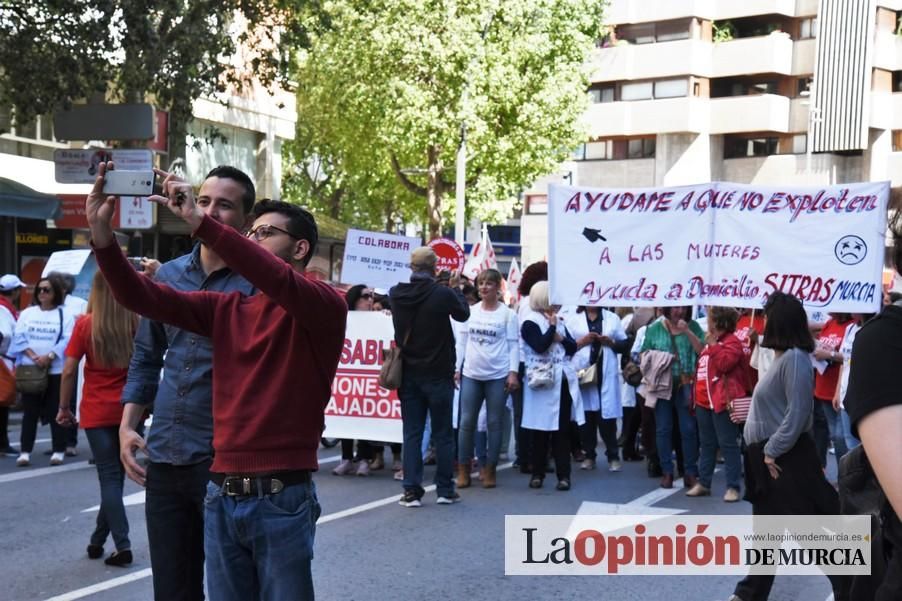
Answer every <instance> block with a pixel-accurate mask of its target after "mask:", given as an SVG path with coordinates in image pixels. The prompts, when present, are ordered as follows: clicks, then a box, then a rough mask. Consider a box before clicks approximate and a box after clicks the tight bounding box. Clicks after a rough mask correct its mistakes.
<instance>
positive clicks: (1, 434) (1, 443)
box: [0, 407, 9, 453]
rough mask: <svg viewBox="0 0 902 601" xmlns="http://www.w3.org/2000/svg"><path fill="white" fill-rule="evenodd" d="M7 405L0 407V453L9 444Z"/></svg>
mask: <svg viewBox="0 0 902 601" xmlns="http://www.w3.org/2000/svg"><path fill="white" fill-rule="evenodd" d="M8 430H9V407H0V453H2V452H3V450H4V449H6V448H7V447H8V446H9V431H8Z"/></svg>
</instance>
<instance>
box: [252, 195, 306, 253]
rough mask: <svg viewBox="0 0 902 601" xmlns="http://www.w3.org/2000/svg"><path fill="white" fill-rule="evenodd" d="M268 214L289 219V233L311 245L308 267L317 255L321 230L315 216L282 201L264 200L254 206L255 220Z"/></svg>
mask: <svg viewBox="0 0 902 601" xmlns="http://www.w3.org/2000/svg"><path fill="white" fill-rule="evenodd" d="M267 213H278V214H280V215H285V216H286V217H288V231H289V232H290V233H291V235H292V236H294V237H295V238H298V239H299V240H306V241H307V242H309V243H310V251H309V252H308V253H307V256H306V257H304V261H303V265H304V267H306V266H307V264H308V263H310V259H311V258H313V255H314V253H316V243H317V242H318V241H319V229H318V228H317V227H316V219H315V218H314V217H313V214H312V213H310V211H308V210H306V209H302V208H301V207H299V206H297V205H293V204H291V203H288V202H284V201H282V200H272V199H270V198H264V199H263V200H261V201H260V202H258V203H257V204H255V205H254V209H253V214H254V219H258V218H260V217H261V216H262V215H266V214H267Z"/></svg>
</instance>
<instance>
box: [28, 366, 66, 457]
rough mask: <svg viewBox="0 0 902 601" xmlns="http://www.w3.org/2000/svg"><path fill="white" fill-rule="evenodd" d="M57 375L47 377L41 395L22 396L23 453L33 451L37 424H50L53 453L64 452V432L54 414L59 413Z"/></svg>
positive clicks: (58, 383)
mask: <svg viewBox="0 0 902 601" xmlns="http://www.w3.org/2000/svg"><path fill="white" fill-rule="evenodd" d="M60 378H61V376H60V375H59V374H57V375H50V376H47V388H46V390H44V392H43V393H42V394H23V395H22V408H23V409H24V411H23V413H22V437H21V443H22V446H21V448H20V450H21V451H22V452H23V453H31V452H32V451H33V450H34V441H35V439H36V438H37V434H38V422H41V423H45V424H46V423H48V422H49V423H50V436H51V438H52V439H53V452H54V453H62V452H63V451H65V450H66V430H67V428H64V427H62V426H60V425H59V424H57V423H56V413H57V411H59V398H60Z"/></svg>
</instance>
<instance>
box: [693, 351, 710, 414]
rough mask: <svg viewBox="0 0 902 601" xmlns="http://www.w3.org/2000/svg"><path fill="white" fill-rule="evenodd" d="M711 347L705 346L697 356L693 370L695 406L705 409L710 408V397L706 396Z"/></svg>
mask: <svg viewBox="0 0 902 601" xmlns="http://www.w3.org/2000/svg"><path fill="white" fill-rule="evenodd" d="M710 351H711V347H710V346H709V345H707V344H706V345H705V348H703V349H702V353H701V354H700V355H699V356H698V364H697V367H696V368H695V404H696V405H698V406H699V407H704V408H706V409H710V408H711V397H709V396H708V355H709V354H710Z"/></svg>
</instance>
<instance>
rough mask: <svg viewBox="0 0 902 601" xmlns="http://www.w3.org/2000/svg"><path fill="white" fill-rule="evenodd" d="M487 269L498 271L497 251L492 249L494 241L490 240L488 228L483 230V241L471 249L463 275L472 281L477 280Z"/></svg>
mask: <svg viewBox="0 0 902 601" xmlns="http://www.w3.org/2000/svg"><path fill="white" fill-rule="evenodd" d="M486 269H498V261H497V259H496V258H495V249H494V248H493V247H492V241H491V240H490V239H489V233H488V230H487V228H483V230H482V240H481V241H479V242H476V243H474V244H473V248H471V249H470V255H469V256H468V257H467V262H466V264H465V265H464V270H463V275H465V276H467V277H468V278H470V279H471V280H475V279H476V276H478V275H479V274H480V273H482V272H483V271H485V270H486Z"/></svg>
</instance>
